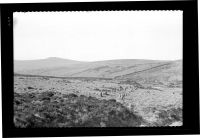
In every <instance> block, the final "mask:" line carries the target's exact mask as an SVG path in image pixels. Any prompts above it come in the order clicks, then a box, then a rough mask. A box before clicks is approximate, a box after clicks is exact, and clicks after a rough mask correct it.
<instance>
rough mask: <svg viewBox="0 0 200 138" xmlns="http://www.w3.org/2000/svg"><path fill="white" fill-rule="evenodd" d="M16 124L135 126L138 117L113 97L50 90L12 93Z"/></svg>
mask: <svg viewBox="0 0 200 138" xmlns="http://www.w3.org/2000/svg"><path fill="white" fill-rule="evenodd" d="M14 97H15V99H14V123H15V126H16V127H20V128H24V127H139V126H140V125H141V124H142V123H143V122H144V121H143V119H142V117H140V116H138V115H136V114H134V112H132V111H130V110H128V109H127V108H126V107H125V106H123V105H122V104H121V103H119V102H116V100H114V99H111V100H99V99H97V98H95V97H91V96H90V97H87V96H84V95H80V96H78V95H76V94H61V93H58V92H53V91H46V92H42V93H39V92H34V93H14Z"/></svg>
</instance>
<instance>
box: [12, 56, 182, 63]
mask: <svg viewBox="0 0 200 138" xmlns="http://www.w3.org/2000/svg"><path fill="white" fill-rule="evenodd" d="M47 59H62V60H72V61H78V62H99V61H111V60H155V61H176V60H182V58H180V59H143V58H132V59H130V58H127V59H105V60H94V61H84V60H74V59H69V58H62V57H47V58H40V59H14V61H36V60H47Z"/></svg>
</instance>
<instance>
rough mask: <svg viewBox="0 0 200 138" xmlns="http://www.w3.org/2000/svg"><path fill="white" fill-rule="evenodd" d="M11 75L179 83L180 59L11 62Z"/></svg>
mask: <svg viewBox="0 0 200 138" xmlns="http://www.w3.org/2000/svg"><path fill="white" fill-rule="evenodd" d="M14 66H15V73H19V74H30V75H43V76H58V77H100V78H115V79H134V80H137V81H140V82H145V83H146V82H147V81H150V82H152V81H161V82H163V81H181V80H182V60H176V61H156V60H142V59H122V60H106V61H96V62H80V61H74V60H68V59H60V58H48V59H43V60H33V61H15V65H14Z"/></svg>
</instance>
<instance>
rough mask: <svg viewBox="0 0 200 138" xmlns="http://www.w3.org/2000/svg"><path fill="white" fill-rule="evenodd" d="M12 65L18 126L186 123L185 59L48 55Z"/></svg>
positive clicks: (110, 125)
mask: <svg viewBox="0 0 200 138" xmlns="http://www.w3.org/2000/svg"><path fill="white" fill-rule="evenodd" d="M54 63H55V64H54ZM14 65H15V75H14V123H15V126H16V127H151V126H181V125H182V94H183V93H182V60H177V61H152V60H110V61H98V62H78V61H72V60H64V59H59V58H49V59H44V60H38V61H15V64H14ZM27 74H28V75H27Z"/></svg>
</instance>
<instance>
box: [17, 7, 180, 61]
mask: <svg viewBox="0 0 200 138" xmlns="http://www.w3.org/2000/svg"><path fill="white" fill-rule="evenodd" d="M182 47H183V45H182V11H101V12H96V11H95V12H26V13H22V12H15V13H14V58H15V59H18V60H19V59H20V60H32V59H44V58H48V57H60V58H66V59H73V60H79V61H98V60H111V59H154V60H177V59H182Z"/></svg>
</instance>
